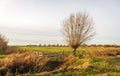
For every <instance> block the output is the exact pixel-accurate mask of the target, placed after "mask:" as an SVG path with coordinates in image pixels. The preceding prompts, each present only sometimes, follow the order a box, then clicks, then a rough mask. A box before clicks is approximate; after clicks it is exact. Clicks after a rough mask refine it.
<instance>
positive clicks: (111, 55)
mask: <svg viewBox="0 0 120 76" xmlns="http://www.w3.org/2000/svg"><path fill="white" fill-rule="evenodd" d="M17 47H19V48H21V49H22V50H23V51H37V52H38V51H39V52H64V54H65V56H66V57H65V59H63V60H60V61H59V59H58V61H59V62H61V61H62V62H64V63H58V64H60V65H58V66H55V67H54V69H53V70H51V71H48V72H46V71H45V72H41V73H34V74H32V73H30V72H29V73H25V74H24V75H31V76H32V75H40V76H42V75H43V76H81V75H82V76H86V75H87V76H119V75H120V57H117V55H118V53H119V54H120V47H100V46H97V47H93V46H90V47H88V46H86V47H85V46H84V47H79V48H78V49H77V55H78V57H74V56H72V51H71V50H72V49H71V48H70V47H52V46H51V47H48V46H46V47H43V46H41V47H39V46H17ZM63 50H64V51H63ZM82 52H84V53H85V54H86V55H85V56H84V55H81V54H82ZM87 54H88V55H87ZM7 56H9V54H2V55H0V58H1V59H4V58H6V57H7ZM51 66H52V65H51ZM38 69H39V68H38ZM65 70H66V71H65Z"/></svg>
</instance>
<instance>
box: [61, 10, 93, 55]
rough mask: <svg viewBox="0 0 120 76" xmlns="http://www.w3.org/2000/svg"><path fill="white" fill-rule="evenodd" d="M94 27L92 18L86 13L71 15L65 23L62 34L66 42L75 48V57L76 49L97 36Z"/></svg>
mask: <svg viewBox="0 0 120 76" xmlns="http://www.w3.org/2000/svg"><path fill="white" fill-rule="evenodd" d="M93 25H94V23H93V20H92V18H91V17H90V16H89V14H88V13H86V12H78V13H75V14H71V15H70V16H69V18H67V19H66V20H64V21H63V28H62V32H63V35H64V37H65V41H66V42H67V43H68V45H69V46H71V47H72V48H73V55H75V56H76V49H77V48H78V47H79V46H80V45H82V44H84V43H85V42H86V41H88V40H90V39H91V38H92V37H93V36H94V35H95V31H94V27H93Z"/></svg>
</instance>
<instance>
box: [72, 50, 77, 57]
mask: <svg viewBox="0 0 120 76" xmlns="http://www.w3.org/2000/svg"><path fill="white" fill-rule="evenodd" d="M73 55H74V56H77V55H76V48H73Z"/></svg>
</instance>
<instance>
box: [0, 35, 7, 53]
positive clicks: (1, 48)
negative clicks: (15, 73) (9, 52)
mask: <svg viewBox="0 0 120 76" xmlns="http://www.w3.org/2000/svg"><path fill="white" fill-rule="evenodd" d="M7 43H8V41H7V40H6V38H5V37H4V36H2V35H1V34H0V53H4V52H5V51H6V49H7Z"/></svg>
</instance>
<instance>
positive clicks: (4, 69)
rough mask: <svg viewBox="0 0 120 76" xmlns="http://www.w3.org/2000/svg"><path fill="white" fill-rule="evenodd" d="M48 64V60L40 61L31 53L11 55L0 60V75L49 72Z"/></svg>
mask: <svg viewBox="0 0 120 76" xmlns="http://www.w3.org/2000/svg"><path fill="white" fill-rule="evenodd" d="M48 62H50V60H49V59H48V58H44V59H41V58H39V57H38V56H37V55H35V54H34V53H32V52H25V53H17V54H11V55H9V56H8V57H6V58H5V59H2V60H0V73H1V75H2V76H4V75H6V74H7V73H8V72H9V73H12V74H16V73H17V74H19V73H20V74H22V73H27V72H30V73H36V72H42V71H46V70H50V69H49V67H48V66H47V64H48Z"/></svg>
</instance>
